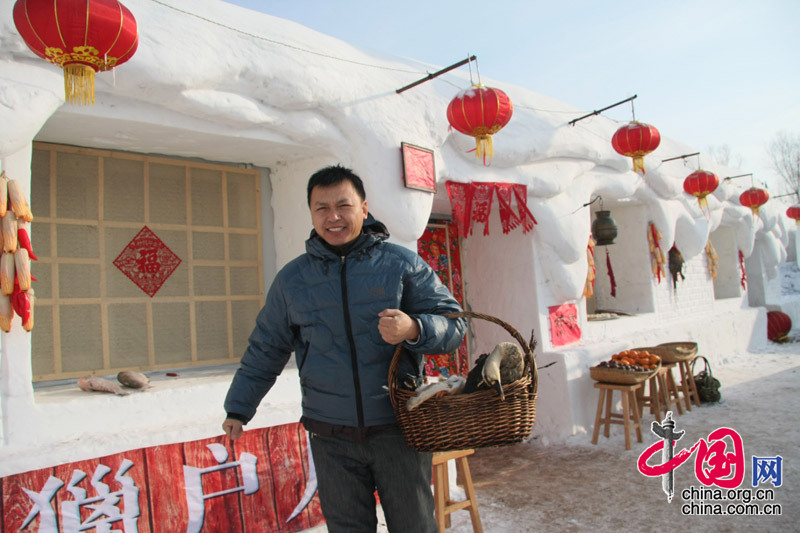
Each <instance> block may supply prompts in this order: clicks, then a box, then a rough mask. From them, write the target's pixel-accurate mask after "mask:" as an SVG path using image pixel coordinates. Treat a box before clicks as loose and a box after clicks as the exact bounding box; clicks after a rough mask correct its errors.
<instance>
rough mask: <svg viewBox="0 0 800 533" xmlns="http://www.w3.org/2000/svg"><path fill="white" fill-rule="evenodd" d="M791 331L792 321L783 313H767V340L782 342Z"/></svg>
mask: <svg viewBox="0 0 800 533" xmlns="http://www.w3.org/2000/svg"><path fill="white" fill-rule="evenodd" d="M791 330H792V319H791V317H790V316H789V315H787V314H786V313H784V312H783V311H767V338H768V339H769V340H771V341H774V342H784V341H785V340H786V336H787V335H788V334H789V332H790V331H791Z"/></svg>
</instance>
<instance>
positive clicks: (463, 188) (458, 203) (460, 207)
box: [445, 181, 472, 237]
mask: <svg viewBox="0 0 800 533" xmlns="http://www.w3.org/2000/svg"><path fill="white" fill-rule="evenodd" d="M445 185H446V186H447V196H448V197H449V198H450V208H451V209H452V211H453V220H454V221H455V222H456V224H457V226H458V232H459V233H460V234H461V236H463V237H466V236H467V234H468V233H467V232H468V231H469V229H470V218H471V216H472V187H470V186H469V184H467V183H459V182H457V181H448V182H446V183H445Z"/></svg>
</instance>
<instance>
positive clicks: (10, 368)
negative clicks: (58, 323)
mask: <svg viewBox="0 0 800 533" xmlns="http://www.w3.org/2000/svg"><path fill="white" fill-rule="evenodd" d="M31 150H32V145H31V144H28V145H27V146H26V147H25V148H23V149H22V150H20V151H18V152H16V153H14V154H10V155H5V156H2V157H0V170H5V172H6V175H7V176H8V177H9V178H13V179H16V180H17V181H19V182H20V183H21V184H22V188H23V190H24V191H25V194H26V196H27V197H28V198H30V188H31ZM32 207H33V209H35V206H32ZM12 216H13V214H12ZM34 312H35V308H34ZM33 403H34V401H33V372H32V370H31V334H30V333H29V332H27V331H25V330H24V329H22V323H21V322H20V318H19V316H14V320H13V321H12V323H11V331H10V332H9V333H5V332H3V333H0V418H2V435H0V437H1V438H2V442H3V443H5V444H12V443H14V442H18V441H20V440H21V438H22V435H21V434H20V433H21V432H22V431H24V428H25V426H26V424H25V419H26V416H25V414H24V413H26V412H30V410H31V408H32V406H33ZM28 421H29V420H28Z"/></svg>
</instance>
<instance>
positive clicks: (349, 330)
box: [340, 256, 364, 428]
mask: <svg viewBox="0 0 800 533" xmlns="http://www.w3.org/2000/svg"><path fill="white" fill-rule="evenodd" d="M340 275H341V279H342V307H343V308H344V309H343V310H344V325H345V329H346V331H347V340H348V341H349V343H350V362H351V364H352V365H353V385H354V386H355V392H356V411H357V412H358V427H360V428H362V427H364V405H363V403H362V401H361V380H360V379H359V377H358V356H357V355H356V343H355V341H354V340H353V328H352V325H351V323H350V306H349V305H348V303H347V279H346V278H347V263H346V262H345V256H342V269H341V273H340Z"/></svg>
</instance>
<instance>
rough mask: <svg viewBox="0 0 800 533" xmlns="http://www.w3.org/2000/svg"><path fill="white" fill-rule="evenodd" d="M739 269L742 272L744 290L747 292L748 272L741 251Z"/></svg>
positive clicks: (741, 281)
mask: <svg viewBox="0 0 800 533" xmlns="http://www.w3.org/2000/svg"><path fill="white" fill-rule="evenodd" d="M739 268H740V269H741V271H742V279H741V280H740V283H741V284H742V289H744V290H747V271H746V270H745V268H744V254H743V253H742V251H741V250H739Z"/></svg>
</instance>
